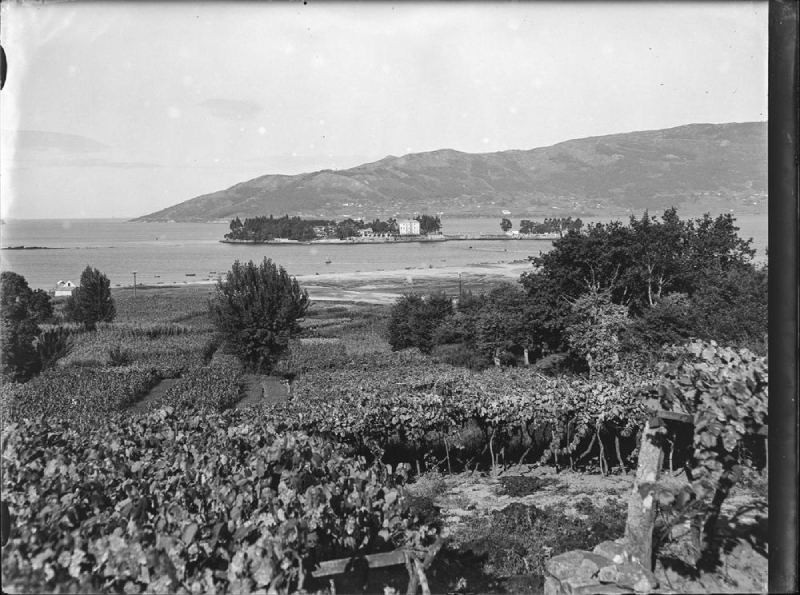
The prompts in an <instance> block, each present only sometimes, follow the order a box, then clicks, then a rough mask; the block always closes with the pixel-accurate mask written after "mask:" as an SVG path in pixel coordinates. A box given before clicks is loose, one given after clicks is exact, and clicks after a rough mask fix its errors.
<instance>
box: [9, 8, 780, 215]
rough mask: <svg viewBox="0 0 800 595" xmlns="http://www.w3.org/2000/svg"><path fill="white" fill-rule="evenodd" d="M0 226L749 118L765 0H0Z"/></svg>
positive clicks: (759, 89)
mask: <svg viewBox="0 0 800 595" xmlns="http://www.w3.org/2000/svg"><path fill="white" fill-rule="evenodd" d="M0 10H1V11H2V13H0V18H1V21H0V43H2V45H3V48H4V49H5V51H6V55H7V58H8V65H9V70H8V78H7V80H6V84H5V87H4V88H3V89H2V91H0V143H1V144H0V151H1V152H0V212H1V213H2V217H3V218H85V217H102V218H108V217H125V218H129V217H136V216H140V215H144V214H147V213H150V212H153V211H156V210H159V209H162V208H165V207H168V206H171V205H173V204H176V203H179V202H183V201H185V200H188V199H191V198H193V197H195V196H197V195H200V194H205V193H210V192H214V191H217V190H221V189H223V188H227V187H229V186H232V185H233V184H236V183H238V182H242V181H245V180H248V179H251V178H254V177H257V176H260V175H265V174H296V173H301V172H308V171H316V170H319V169H326V168H330V169H346V168H349V167H353V166H356V165H359V164H361V163H366V162H371V161H377V160H379V159H382V158H384V157H386V156H387V155H397V156H400V155H404V154H407V153H412V152H414V153H416V152H422V151H431V150H436V149H442V148H450V149H456V150H459V151H465V152H470V153H484V152H492V151H502V150H507V149H531V148H534V147H541V146H548V145H552V144H555V143H557V142H560V141H564V140H569V139H573V138H583V137H588V136H596V135H602V134H613V133H618V132H628V131H635V130H652V129H659V128H668V127H672V126H680V125H683V124H689V123H696V122H713V123H721V122H746V121H764V120H766V119H767V4H766V2H738V1H737V2H709V3H702V2H673V3H670V2H622V3H607V2H592V3H585V2H553V3H546V2H523V3H500V2H476V3H462V2H459V3H447V4H444V3H433V2H420V3H405V2H403V3H397V4H391V3H388V2H376V3H366V2H359V3H335V2H324V3H321V2H314V1H313V0H312V1H310V2H308V3H307V4H303V3H302V2H292V3H259V2H243V3H230V2H225V3H215V2H180V3H175V4H165V3H140V2H114V3H108V4H106V3H96V2H92V3H72V2H67V3H64V2H50V3H47V2H45V3H43V4H41V3H40V4H31V3H15V4H9V3H5V2H4V3H2V5H0Z"/></svg>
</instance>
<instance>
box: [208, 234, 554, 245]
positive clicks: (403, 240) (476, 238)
mask: <svg viewBox="0 0 800 595" xmlns="http://www.w3.org/2000/svg"><path fill="white" fill-rule="evenodd" d="M559 237H560V236H559V234H557V233H555V234H527V235H516V236H509V235H505V234H459V235H450V236H433V237H424V236H410V237H392V238H348V239H345V240H340V239H334V238H327V239H321V240H309V241H301V240H289V239H280V238H279V239H276V240H268V241H265V242H257V241H255V240H219V243H220V244H242V245H245V246H354V245H365V244H366V245H370V244H413V243H420V244H427V243H434V242H480V241H494V242H496V241H512V242H513V241H525V240H528V241H543V240H551V241H552V240H557V239H558V238H559Z"/></svg>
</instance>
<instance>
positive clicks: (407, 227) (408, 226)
mask: <svg viewBox="0 0 800 595" xmlns="http://www.w3.org/2000/svg"><path fill="white" fill-rule="evenodd" d="M397 228H398V231H399V233H400V235H401V236H418V235H419V221H417V220H416V219H406V220H405V221H398V222H397Z"/></svg>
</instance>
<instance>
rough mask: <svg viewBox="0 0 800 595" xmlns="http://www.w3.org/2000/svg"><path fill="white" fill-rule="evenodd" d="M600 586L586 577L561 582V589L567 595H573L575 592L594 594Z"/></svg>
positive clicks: (574, 577) (575, 577)
mask: <svg viewBox="0 0 800 595" xmlns="http://www.w3.org/2000/svg"><path fill="white" fill-rule="evenodd" d="M599 587H600V585H599V584H598V583H597V581H596V580H595V579H593V578H591V577H588V576H571V577H569V578H566V579H564V580H563V581H561V589H562V590H563V592H565V593H567V595H574V594H575V592H576V591H583V592H587V591H586V589H588V592H589V593H594V592H595V590H596V589H598V588H599Z"/></svg>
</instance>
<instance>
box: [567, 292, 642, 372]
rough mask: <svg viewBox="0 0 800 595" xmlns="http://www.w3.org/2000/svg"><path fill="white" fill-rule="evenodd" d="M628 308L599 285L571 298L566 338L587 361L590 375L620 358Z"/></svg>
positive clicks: (609, 368)
mask: <svg viewBox="0 0 800 595" xmlns="http://www.w3.org/2000/svg"><path fill="white" fill-rule="evenodd" d="M629 320H630V319H629V317H628V309H627V308H626V307H625V306H620V305H617V304H614V303H612V301H611V295H610V292H609V291H608V290H605V291H602V290H600V288H598V287H597V286H595V287H592V288H591V289H590V291H589V293H586V294H584V295H582V296H581V297H579V298H578V299H577V300H575V301H574V302H572V312H571V314H570V317H569V325H568V326H567V328H566V333H565V334H566V340H567V344H568V345H569V349H570V352H571V354H572V355H573V356H575V357H577V358H578V359H579V360H581V361H583V362H584V363H585V364H586V367H587V368H588V370H589V376H590V377H591V376H594V375H595V374H596V373H598V372H601V373H602V372H606V371H609V370H613V369H615V368H616V367H617V366H618V364H619V361H620V357H619V356H620V334H621V333H622V332H624V331H625V329H626V328H627V326H628V324H629Z"/></svg>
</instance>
